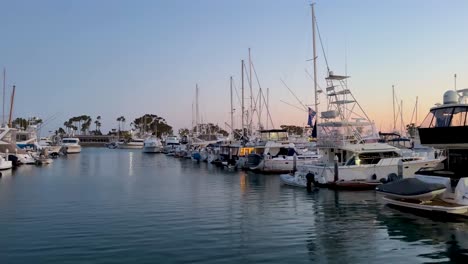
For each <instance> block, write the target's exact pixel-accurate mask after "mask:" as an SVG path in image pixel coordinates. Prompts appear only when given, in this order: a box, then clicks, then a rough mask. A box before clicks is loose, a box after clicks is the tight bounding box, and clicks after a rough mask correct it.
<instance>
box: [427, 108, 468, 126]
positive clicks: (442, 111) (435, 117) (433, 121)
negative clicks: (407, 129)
mask: <svg viewBox="0 0 468 264" xmlns="http://www.w3.org/2000/svg"><path fill="white" fill-rule="evenodd" d="M467 113H468V107H466V106H457V107H447V108H439V109H435V110H432V111H431V112H429V114H428V115H427V116H426V118H425V119H424V121H423V122H422V124H421V126H420V127H421V128H434V127H459V126H468V120H467Z"/></svg>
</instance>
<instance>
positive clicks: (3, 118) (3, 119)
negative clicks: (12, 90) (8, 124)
mask: <svg viewBox="0 0 468 264" xmlns="http://www.w3.org/2000/svg"><path fill="white" fill-rule="evenodd" d="M5 82H6V69H5V68H3V112H2V125H4V124H5Z"/></svg>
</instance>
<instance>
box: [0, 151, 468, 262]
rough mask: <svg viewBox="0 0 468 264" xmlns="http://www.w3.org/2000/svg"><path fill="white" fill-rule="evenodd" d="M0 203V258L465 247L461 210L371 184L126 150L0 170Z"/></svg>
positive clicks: (345, 258) (214, 256)
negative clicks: (424, 205) (313, 186)
mask: <svg viewBox="0 0 468 264" xmlns="http://www.w3.org/2000/svg"><path fill="white" fill-rule="evenodd" d="M129 175H130V176H131V177H129ZM31 176H33V177H31ZM0 212H1V214H0V226H1V227H2V229H1V234H2V235H1V236H0V249H2V250H0V263H38V262H41V263H65V262H66V263H85V262H93V263H167V262H171V263H192V262H203V263H220V262H225V263H267V262H268V263H318V262H322V263H345V262H346V263H351V262H352V263H420V262H424V261H426V262H430V261H433V262H440V261H458V260H460V259H462V260H463V257H464V256H465V255H464V253H465V252H466V249H467V248H468V247H467V245H466V243H468V238H467V234H466V232H467V229H468V227H467V226H466V225H467V224H466V223H465V222H455V223H448V224H446V223H443V222H436V221H432V220H430V219H427V218H420V217H415V216H413V215H411V214H404V213H401V212H399V211H394V210H390V209H389V208H387V207H385V206H384V205H383V204H382V203H381V202H380V200H379V199H378V198H377V197H376V194H375V193H374V192H335V191H329V190H326V189H320V190H318V191H315V192H313V193H311V194H307V193H306V191H305V190H304V189H298V188H290V187H285V186H282V185H281V184H280V181H279V177H278V176H275V175H259V174H255V173H252V172H243V171H231V170H225V169H221V168H218V167H216V166H212V165H211V164H206V163H196V162H193V161H191V160H187V159H176V158H173V157H167V156H165V155H144V154H142V153H141V151H134V150H108V149H87V148H83V152H82V153H81V154H79V155H70V156H69V157H63V158H59V159H57V160H55V161H54V163H53V164H51V166H43V167H35V166H30V167H27V166H23V167H20V168H19V169H18V170H16V171H14V172H13V175H5V176H3V177H2V178H0ZM63 245H66V246H63ZM181 252H182V253H181ZM466 263H468V262H466Z"/></svg>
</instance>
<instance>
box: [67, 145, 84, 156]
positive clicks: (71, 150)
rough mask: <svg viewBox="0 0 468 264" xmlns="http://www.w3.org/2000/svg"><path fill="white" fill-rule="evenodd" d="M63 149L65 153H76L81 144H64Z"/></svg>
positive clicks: (78, 151)
mask: <svg viewBox="0 0 468 264" xmlns="http://www.w3.org/2000/svg"><path fill="white" fill-rule="evenodd" d="M63 149H64V152H65V153H66V154H78V153H80V152H81V146H64V147H63Z"/></svg>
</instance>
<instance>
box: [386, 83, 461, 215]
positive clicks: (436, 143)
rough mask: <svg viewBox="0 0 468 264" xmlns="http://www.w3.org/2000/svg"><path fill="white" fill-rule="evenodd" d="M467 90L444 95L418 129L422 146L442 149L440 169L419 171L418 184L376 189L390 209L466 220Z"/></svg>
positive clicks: (395, 184) (395, 185) (388, 185)
mask: <svg viewBox="0 0 468 264" xmlns="http://www.w3.org/2000/svg"><path fill="white" fill-rule="evenodd" d="M467 116H468V89H463V90H459V91H447V92H446V93H445V94H444V104H442V105H438V106H436V107H433V108H431V109H430V112H429V114H428V115H427V117H426V118H425V119H424V121H423V123H422V124H421V126H420V127H419V128H418V130H419V136H420V139H421V144H423V145H426V146H432V147H435V148H441V149H444V150H445V152H446V156H447V159H445V160H444V162H443V163H442V164H443V166H441V167H440V168H433V169H426V170H421V171H418V172H417V173H416V175H415V178H416V179H417V180H418V181H417V182H413V183H412V184H408V183H407V182H406V181H400V182H395V183H391V184H385V185H382V186H380V187H379V188H377V191H378V192H381V193H383V194H384V195H385V196H384V200H385V201H386V202H387V203H389V204H392V205H395V206H399V207H404V208H411V209H416V210H422V211H429V212H431V213H435V212H440V213H448V214H455V215H463V216H466V217H468V136H467V135H468V117H467Z"/></svg>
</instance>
